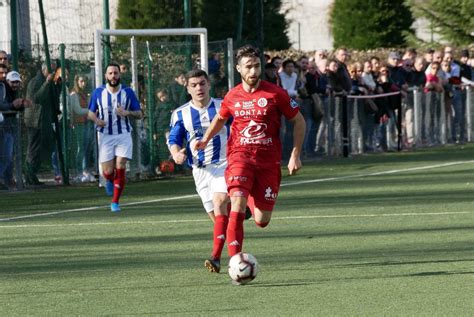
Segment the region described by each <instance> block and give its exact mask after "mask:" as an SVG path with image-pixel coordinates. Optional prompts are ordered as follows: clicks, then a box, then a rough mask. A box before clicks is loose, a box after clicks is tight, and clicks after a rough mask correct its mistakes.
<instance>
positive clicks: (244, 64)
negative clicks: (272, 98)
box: [237, 57, 262, 87]
mask: <svg viewBox="0 0 474 317" xmlns="http://www.w3.org/2000/svg"><path fill="white" fill-rule="evenodd" d="M237 71H238V72H239V73H240V76H241V77H242V80H243V81H244V82H245V83H246V84H247V85H249V86H250V87H253V86H256V85H257V84H258V83H259V82H260V74H261V73H262V69H261V65H260V59H259V58H257V57H242V59H241V60H240V62H239V64H238V65H237Z"/></svg>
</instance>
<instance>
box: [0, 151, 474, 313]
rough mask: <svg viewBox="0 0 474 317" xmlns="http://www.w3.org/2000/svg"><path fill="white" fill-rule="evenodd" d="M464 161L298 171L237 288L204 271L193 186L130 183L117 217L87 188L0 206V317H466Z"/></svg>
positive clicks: (406, 158) (470, 305) (414, 159)
mask: <svg viewBox="0 0 474 317" xmlns="http://www.w3.org/2000/svg"><path fill="white" fill-rule="evenodd" d="M472 159H474V146H472V145H468V146H466V147H447V148H444V149H432V150H420V151H417V152H412V153H390V154H381V155H371V156H361V157H356V158H351V159H331V160H323V161H319V162H316V161H313V162H306V164H305V166H304V169H303V170H302V171H301V172H300V173H299V174H298V175H296V176H294V177H287V176H285V177H284V178H283V187H282V189H281V192H280V196H279V199H278V204H277V207H276V209H275V211H274V215H273V216H274V218H273V219H272V222H271V224H270V226H269V227H267V228H265V229H263V230H262V229H259V228H257V227H256V226H255V225H254V223H253V222H252V221H247V222H246V223H245V232H246V240H245V244H244V250H245V251H246V252H250V253H252V254H253V255H255V256H256V257H257V259H258V261H259V263H260V269H261V271H260V273H259V275H258V276H257V278H256V280H255V281H253V282H252V283H251V284H249V285H246V286H234V285H231V284H230V281H229V278H228V276H227V274H226V272H225V269H224V270H223V271H224V272H222V273H221V274H210V273H208V272H207V271H206V270H205V269H204V267H203V260H204V259H205V258H206V257H207V256H208V255H209V253H210V251H211V247H212V240H211V238H212V225H211V223H210V221H209V220H208V218H207V216H206V215H205V214H204V211H203V209H202V207H201V205H200V201H199V199H198V198H197V196H194V195H193V194H194V185H193V182H192V179H191V178H180V179H175V180H163V181H156V182H143V183H135V184H129V185H128V186H127V188H126V189H125V195H124V197H123V199H122V205H123V207H122V210H123V212H122V213H121V214H117V215H115V214H112V213H110V211H108V208H107V207H108V203H109V200H108V198H107V197H105V195H104V193H103V191H102V190H99V189H97V188H96V187H92V186H84V187H70V188H66V187H60V188H46V189H41V190H37V191H26V192H19V193H10V194H2V195H1V196H0V199H1V200H2V208H1V212H0V218H2V222H0V315H1V316H12V315H17V316H25V315H42V316H52V315H60V316H68V315H175V316H197V315H205V316H209V315H211V316H213V315H214V316H226V315H250V314H252V315H255V316H269V315H274V316H275V315H276V316H288V315H296V316H301V315H307V316H310V315H311V316H314V315H319V316H328V315H331V316H333V315H339V316H340V315H351V316H354V315H355V316H380V315H384V316H389V315H391V316H399V315H410V316H433V315H436V316H470V315H472V312H473V311H474V300H473V298H474V296H473V295H474V195H473V192H474V177H473V171H472V170H473V168H474V161H472V162H471V160H472ZM185 195H186V197H184V198H183V197H181V196H185ZM165 199H171V200H165ZM147 201H149V202H148V203H147ZM128 203H137V204H136V205H128V206H127V204H128ZM77 208H84V209H83V210H79V211H78V210H76V211H74V210H75V209H77ZM50 212H57V213H55V214H49V215H40V214H44V213H50ZM32 215H36V216H37V217H32V218H23V219H13V220H8V219H9V218H12V217H19V216H27V217H31V216H32ZM224 253H225V252H224ZM223 262H224V266H225V264H226V263H227V258H226V257H224V259H223Z"/></svg>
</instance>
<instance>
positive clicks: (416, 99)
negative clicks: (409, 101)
mask: <svg viewBox="0 0 474 317" xmlns="http://www.w3.org/2000/svg"><path fill="white" fill-rule="evenodd" d="M420 97H421V91H420V89H419V88H418V87H416V88H415V89H414V90H413V129H414V131H413V133H414V142H415V145H416V146H417V147H418V146H419V145H421V104H420V99H421V98H420Z"/></svg>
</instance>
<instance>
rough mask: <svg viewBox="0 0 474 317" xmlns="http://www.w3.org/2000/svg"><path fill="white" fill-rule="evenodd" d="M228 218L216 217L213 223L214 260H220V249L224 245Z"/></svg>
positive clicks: (223, 216)
mask: <svg viewBox="0 0 474 317" xmlns="http://www.w3.org/2000/svg"><path fill="white" fill-rule="evenodd" d="M228 222H229V217H228V216H225V215H217V216H216V222H215V223H214V244H213V248H212V257H213V258H214V259H220V258H221V254H222V249H223V248H224V244H225V237H226V231H227V223H228Z"/></svg>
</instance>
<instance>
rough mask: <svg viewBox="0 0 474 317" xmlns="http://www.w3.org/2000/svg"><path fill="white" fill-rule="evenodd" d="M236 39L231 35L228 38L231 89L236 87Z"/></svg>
mask: <svg viewBox="0 0 474 317" xmlns="http://www.w3.org/2000/svg"><path fill="white" fill-rule="evenodd" d="M233 41H234V40H233V39H232V38H231V37H230V38H228V39H227V80H228V83H229V90H231V89H232V88H234V42H233Z"/></svg>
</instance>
